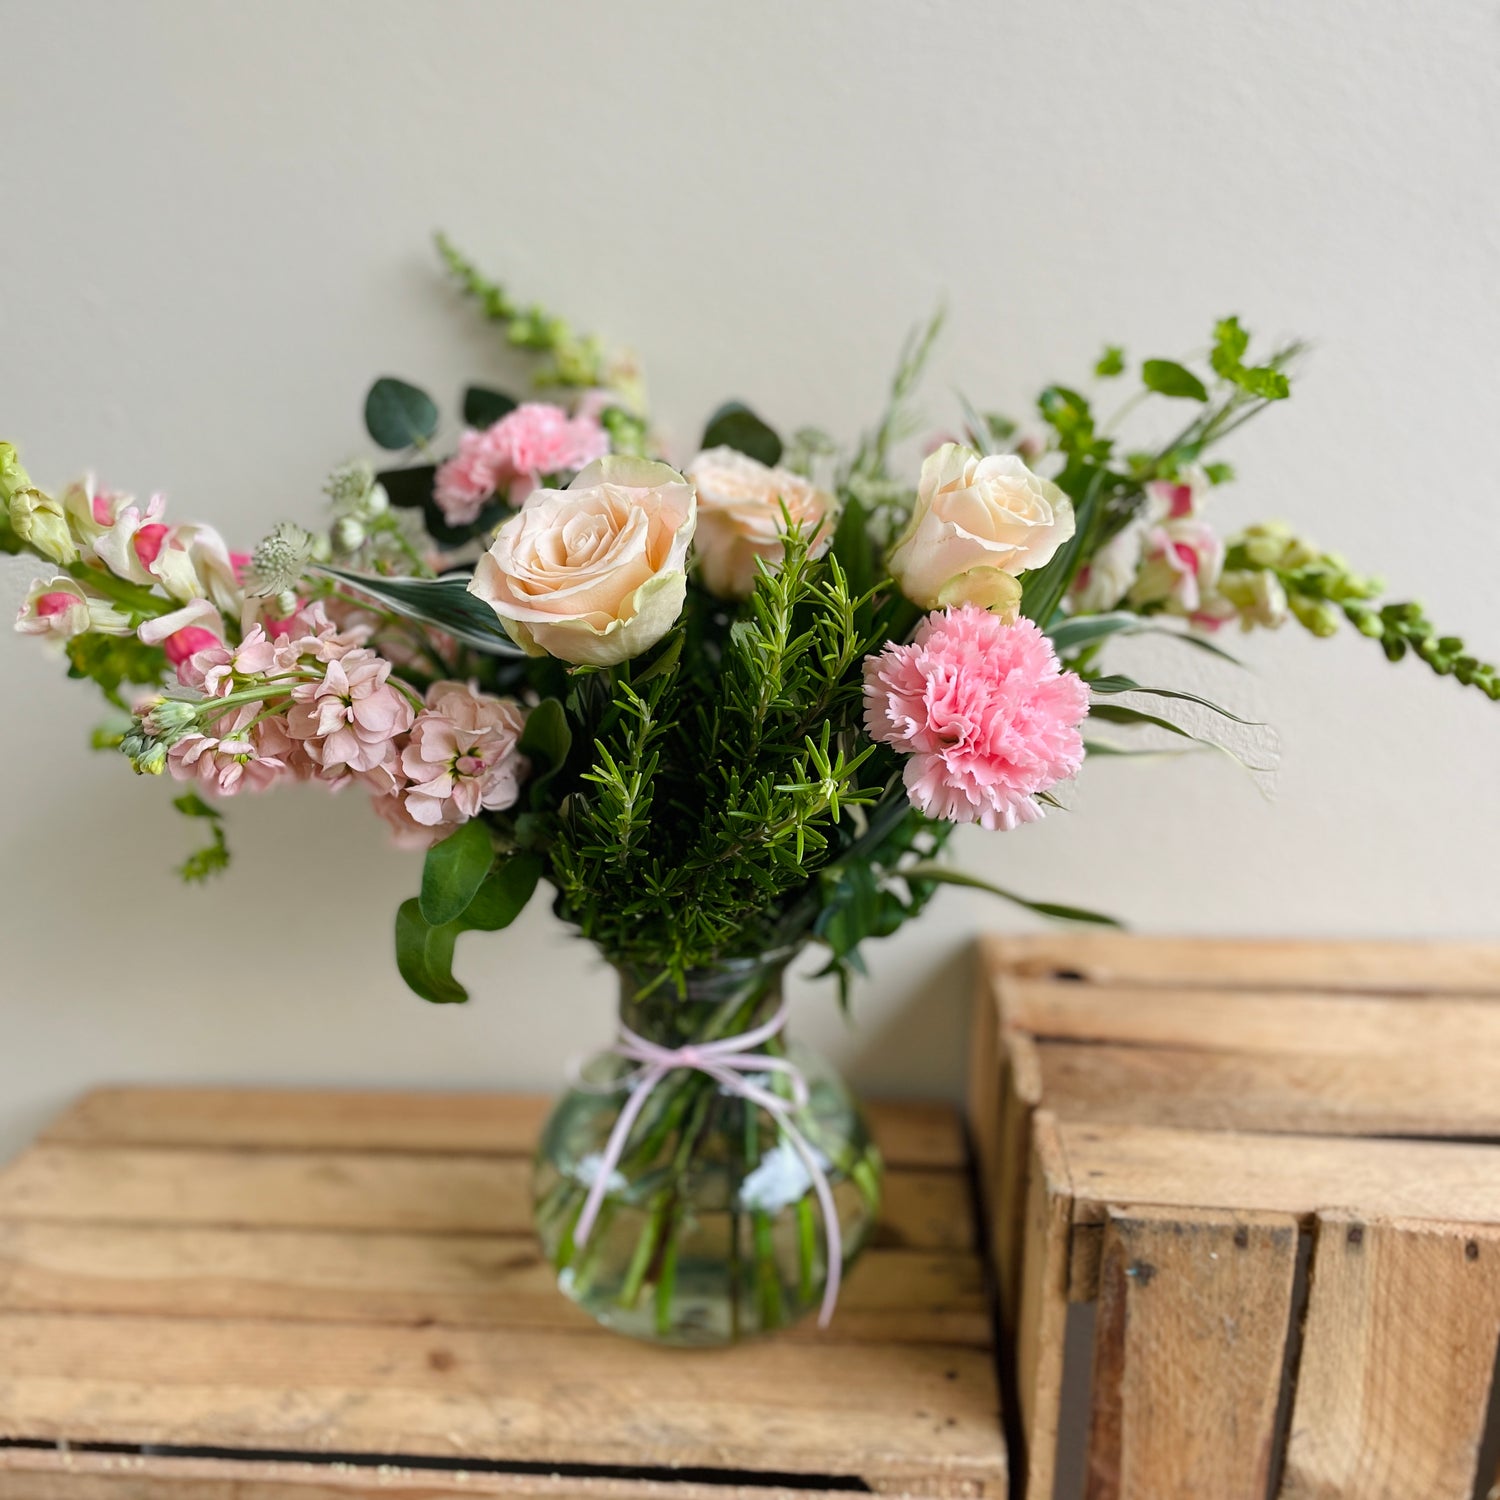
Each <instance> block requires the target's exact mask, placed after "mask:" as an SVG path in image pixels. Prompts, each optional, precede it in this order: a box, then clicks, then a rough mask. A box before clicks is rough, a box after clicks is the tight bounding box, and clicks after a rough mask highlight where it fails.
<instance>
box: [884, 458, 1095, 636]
mask: <svg viewBox="0 0 1500 1500" xmlns="http://www.w3.org/2000/svg"><path fill="white" fill-rule="evenodd" d="M1072 535H1073V504H1072V501H1070V500H1069V499H1068V497H1067V496H1066V495H1065V494H1063V492H1062V491H1061V490H1060V489H1058V487H1057V486H1056V485H1055V484H1053V483H1052V482H1051V481H1050V480H1047V479H1043V478H1041V476H1040V475H1037V474H1033V473H1032V472H1031V470H1030V469H1028V468H1027V467H1026V465H1025V464H1024V463H1022V462H1021V460H1020V459H1019V458H1017V457H1016V455H1015V454H1013V453H997V454H992V455H990V456H989V457H988V458H981V457H980V456H979V455H978V454H977V453H975V452H973V451H972V450H971V449H968V448H964V447H961V446H960V445H959V444H957V443H944V444H943V446H942V447H941V448H939V449H938V450H937V451H936V452H935V453H930V454H928V456H927V459H926V461H925V462H924V463H923V465H922V475H921V478H920V480H919V481H918V484H917V503H916V507H915V509H914V510H913V511H912V517H911V521H910V522H909V523H908V525H907V527H906V530H905V531H903V532H902V534H901V536H900V538H899V539H898V540H897V542H896V546H895V548H894V549H893V550H892V552H891V555H890V558H889V559H888V561H887V564H886V565H887V567H889V568H890V570H891V576H892V577H893V578H894V579H895V580H896V582H897V583H898V584H900V585H901V592H902V593H903V594H905V595H906V597H907V598H908V599H910V600H911V602H912V603H913V604H917V605H920V606H921V607H922V608H923V609H940V608H943V607H945V606H947V605H950V604H978V605H982V606H983V607H984V608H985V609H995V610H1001V611H1004V612H1007V613H1008V612H1010V611H1012V610H1014V609H1015V607H1016V605H1017V604H1018V603H1019V602H1020V598H1021V586H1020V584H1019V583H1018V582H1017V575H1018V574H1021V573H1024V572H1026V571H1027V570H1028V569H1030V568H1040V567H1041V566H1043V564H1045V563H1046V562H1048V561H1049V560H1050V559H1051V557H1052V555H1053V553H1055V552H1056V551H1057V549H1058V548H1059V547H1061V546H1062V544H1063V543H1064V542H1066V541H1067V540H1068V538H1069V537H1070V536H1072Z"/></svg>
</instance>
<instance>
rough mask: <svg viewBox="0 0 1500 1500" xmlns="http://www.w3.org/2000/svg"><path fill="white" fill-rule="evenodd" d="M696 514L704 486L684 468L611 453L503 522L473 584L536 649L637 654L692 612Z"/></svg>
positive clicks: (588, 657) (606, 660)
mask: <svg viewBox="0 0 1500 1500" xmlns="http://www.w3.org/2000/svg"><path fill="white" fill-rule="evenodd" d="M696 519H697V510H696V506H695V503H694V498H693V487H692V485H690V484H689V483H687V481H686V480H685V479H683V477H682V475H681V474H679V473H678V472H677V471H676V470H675V469H670V468H668V467H667V465H666V464H659V463H652V462H651V461H650V460H648V459H644V458H624V457H619V456H616V457H611V458H602V459H600V460H599V461H598V462H597V463H593V464H590V465H589V467H588V468H587V469H585V470H584V471H583V472H582V473H581V474H579V475H578V477H577V478H576V479H574V481H573V483H572V484H571V485H569V486H568V488H567V489H566V490H542V491H540V492H539V493H538V494H536V495H533V496H532V497H531V499H530V500H529V501H528V502H527V505H526V508H525V509H524V510H522V511H521V512H520V514H519V515H515V516H512V517H511V519H510V520H508V521H507V522H506V523H505V524H504V525H503V526H502V527H501V528H500V530H499V532H498V533H497V534H496V537H495V541H494V544H493V545H492V546H491V547H490V550H489V551H488V552H486V553H485V555H484V556H483V557H481V558H480V559H479V566H478V567H477V568H476V569H475V572H474V578H473V580H472V582H471V583H470V584H469V592H470V593H471V594H474V595H475V596H476V597H478V598H480V599H483V600H484V601H485V603H486V604H488V605H489V606H490V608H491V609H493V610H494V611H495V613H496V615H498V616H499V618H500V622H501V624H502V625H504V627H505V630H506V633H507V634H508V635H509V636H510V638H511V639H512V640H513V641H515V642H516V644H517V645H518V646H520V647H521V648H522V649H523V650H524V651H526V652H527V654H528V655H531V656H542V655H551V656H556V657H559V658H560V659H561V660H563V661H570V662H578V663H582V662H589V663H592V664H593V665H595V666H610V665H613V664H614V663H615V662H621V661H626V660H628V659H629V658H630V657H632V656H639V655H640V653H641V652H642V651H645V650H647V649H648V648H649V647H651V646H654V645H655V644H656V643H657V641H659V640H660V639H661V638H662V637H663V636H664V635H665V634H666V633H667V632H668V631H669V630H670V629H671V628H672V626H673V624H674V623H675V622H676V620H677V617H678V615H680V614H681V613H682V606H683V602H684V600H685V599H686V597H687V551H688V546H689V544H690V543H691V541H692V539H693V527H694V524H695V522H696Z"/></svg>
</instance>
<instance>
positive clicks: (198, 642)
mask: <svg viewBox="0 0 1500 1500" xmlns="http://www.w3.org/2000/svg"><path fill="white" fill-rule="evenodd" d="M220 644H221V642H220V640H219V638H218V636H216V635H215V634H214V633H213V631H211V630H205V629H204V628H203V627H202V626H201V625H185V626H183V628H182V629H181V630H174V631H173V632H172V634H171V635H169V636H167V637H166V638H165V639H164V640H163V641H162V643H161V645H162V650H163V651H165V652H166V653H167V660H168V661H169V662H171V663H172V665H173V666H174V667H176V668H177V680H178V681H179V682H181V683H186V682H188V681H189V676H188V670H187V668H188V663H189V662H190V661H192V659H193V658H194V657H195V656H198V655H201V654H202V653H203V652H205V651H210V650H212V649H213V648H214V647H215V646H218V645H220Z"/></svg>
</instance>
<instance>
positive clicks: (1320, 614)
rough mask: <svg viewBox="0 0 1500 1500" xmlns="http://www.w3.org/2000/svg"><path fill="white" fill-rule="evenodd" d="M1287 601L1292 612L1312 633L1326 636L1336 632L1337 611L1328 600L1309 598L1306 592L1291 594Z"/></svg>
mask: <svg viewBox="0 0 1500 1500" xmlns="http://www.w3.org/2000/svg"><path fill="white" fill-rule="evenodd" d="M1289 603H1290V605H1291V610H1292V613H1293V614H1294V615H1296V617H1297V619H1298V620H1299V621H1300V622H1301V624H1302V625H1303V626H1304V627H1305V628H1306V629H1308V630H1310V631H1311V632H1312V633H1313V634H1314V635H1316V636H1325V637H1326V636H1330V635H1337V634H1338V629H1339V611H1338V608H1337V607H1336V606H1335V605H1333V604H1330V603H1329V602H1328V600H1326V599H1311V598H1309V597H1308V596H1307V595H1306V594H1293V595H1292V596H1291V599H1290V601H1289Z"/></svg>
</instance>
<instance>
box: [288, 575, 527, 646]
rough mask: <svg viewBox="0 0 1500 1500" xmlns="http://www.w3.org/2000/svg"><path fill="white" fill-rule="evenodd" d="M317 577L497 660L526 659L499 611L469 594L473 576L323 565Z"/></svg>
mask: <svg viewBox="0 0 1500 1500" xmlns="http://www.w3.org/2000/svg"><path fill="white" fill-rule="evenodd" d="M314 571H315V572H318V573H323V574H326V575H327V576H328V577H329V578H337V579H338V580H339V581H340V582H341V583H347V584H349V585H350V586H351V587H352V588H355V589H358V590H359V591H360V592H361V593H364V594H368V595H369V596H370V597H371V598H372V599H376V600H378V601H379V602H380V604H381V605H383V606H384V607H385V608H386V609H388V610H389V611H390V612H391V613H392V614H396V615H401V616H403V617H404V618H406V619H408V620H417V621H419V622H420V623H421V624H423V625H431V626H433V627H434V628H435V629H437V630H441V631H442V632H443V633H444V634H446V635H451V636H452V637H453V638H454V639H455V640H459V641H462V642H463V643H464V644H465V645H466V646H472V647H473V648H474V649H475V650H476V651H484V652H487V653H489V654H490V655H493V656H523V655H525V653H524V652H523V651H522V650H521V648H520V647H519V646H518V645H516V643H515V642H514V641H513V640H511V638H510V637H509V636H508V635H506V633H505V631H504V629H503V628H502V627H501V625H500V621H499V619H498V618H497V617H496V615H495V612H494V610H492V609H491V608H490V607H489V605H487V604H486V603H485V602H484V600H483V599H480V598H477V597H476V596H475V595H473V594H471V593H470V592H469V576H468V575H467V574H456V573H455V574H449V575H447V576H445V577H442V578H379V577H376V576H374V575H373V574H369V573H355V572H353V571H351V570H350V569H348V568H336V567H334V566H333V565H332V564H331V563H323V564H318V565H317V566H316V567H315V568H314Z"/></svg>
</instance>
